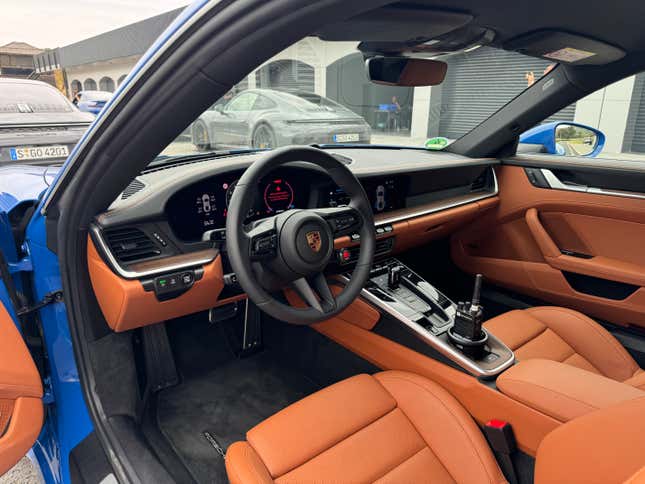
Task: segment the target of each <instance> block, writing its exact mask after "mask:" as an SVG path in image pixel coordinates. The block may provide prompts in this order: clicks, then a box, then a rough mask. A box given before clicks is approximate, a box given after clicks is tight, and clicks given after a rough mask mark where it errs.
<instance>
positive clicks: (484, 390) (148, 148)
mask: <svg viewBox="0 0 645 484" xmlns="http://www.w3.org/2000/svg"><path fill="white" fill-rule="evenodd" d="M270 3H272V2H267V4H270ZM274 3H277V2H274ZM314 3H318V4H319V5H317V6H316V7H315V8H314V7H311V8H310V9H309V10H308V8H309V7H305V6H300V7H299V8H292V10H290V11H289V12H286V11H285V12H283V13H281V11H280V10H279V9H278V7H277V6H275V5H273V6H272V7H273V8H274V9H276V10H275V12H274V13H275V14H276V15H277V14H281V15H282V14H283V15H284V24H285V25H287V26H288V28H284V29H283V31H282V33H280V32H278V31H276V30H273V31H272V32H267V33H265V32H264V31H262V29H259V28H258V29H256V30H252V29H253V28H254V27H253V25H254V24H253V22H254V21H257V22H259V21H260V17H259V15H260V14H261V13H262V12H260V10H261V9H262V7H260V6H256V7H257V9H256V10H258V11H257V12H256V13H249V12H246V13H245V15H247V17H246V18H248V19H249V25H248V26H247V27H246V28H248V29H249V30H248V31H246V33H245V35H246V37H245V39H246V40H245V41H242V40H240V39H235V38H233V37H231V38H227V39H224V37H221V36H224V35H225V33H223V30H225V29H221V28H220V30H219V32H220V34H217V35H216V34H214V33H213V32H215V31H216V27H217V25H216V22H233V21H234V19H235V18H239V15H241V11H240V12H237V13H236V12H232V13H231V14H230V15H232V16H233V17H230V18H228V17H226V12H227V9H234V8H238V9H241V8H242V7H241V6H239V5H238V6H237V7H235V6H234V4H229V3H227V2H223V4H222V5H223V6H222V7H221V9H220V10H219V11H218V15H217V16H214V17H213V18H211V19H202V22H203V24H202V25H201V26H199V28H200V29H202V30H204V32H203V34H201V35H204V36H205V37H203V38H201V37H199V35H197V34H193V40H191V42H194V43H193V44H191V45H190V46H189V47H191V48H193V49H194V52H195V54H194V58H195V59H196V60H195V66H197V67H196V69H199V73H201V74H200V75H201V77H200V75H197V74H195V75H193V73H191V72H186V73H181V74H180V73H179V72H175V73H170V72H168V71H165V72H161V73H155V74H154V76H152V77H151V81H150V82H151V86H152V87H149V89H152V88H154V89H158V88H159V86H160V85H162V84H158V85H157V84H155V83H170V82H171V81H172V82H174V83H175V84H174V85H178V84H181V85H182V86H183V89H182V91H184V94H181V95H180V94H179V93H180V91H179V90H173V91H172V92H171V93H169V95H168V97H164V96H161V95H160V96H157V98H158V99H157V100H156V101H150V103H154V102H158V103H165V104H166V106H165V107H163V108H162V107H161V106H160V105H158V106H157V107H155V106H152V107H150V108H145V109H143V108H141V109H140V112H136V113H135V112H133V111H132V109H134V108H129V107H126V108H125V109H126V110H127V109H131V110H130V112H128V113H121V112H115V113H109V114H108V115H106V117H108V119H109V117H110V116H112V120H113V123H112V124H111V126H110V127H108V128H106V129H112V130H113V133H112V135H111V136H110V139H111V141H112V142H113V143H114V145H113V146H112V147H111V148H109V149H105V146H103V147H102V146H101V145H96V146H93V147H91V149H90V152H91V153H92V154H93V156H94V157H95V159H96V162H95V163H94V166H93V167H90V168H87V167H85V166H83V167H82V168H80V170H87V176H86V177H85V178H84V180H83V181H82V183H81V182H80V181H75V182H74V183H75V184H74V183H73V184H72V185H70V190H68V191H67V192H66V193H65V194H64V195H63V196H62V198H60V199H59V200H58V203H60V205H59V209H58V219H57V220H55V222H51V223H57V224H58V225H57V226H56V230H57V233H58V240H57V242H56V244H57V246H58V248H59V257H60V258H61V261H62V266H61V267H62V270H63V271H64V273H65V275H64V283H65V284H66V285H67V286H66V293H67V294H68V298H69V302H68V308H69V311H70V321H71V322H72V323H71V324H72V325H73V326H74V327H75V328H76V329H75V330H74V334H75V338H76V340H75V344H76V345H77V347H78V352H77V359H78V361H79V362H78V365H79V371H80V372H81V376H82V378H83V380H84V381H85V383H84V385H85V389H86V390H85V391H86V399H87V400H88V405H89V406H90V407H91V409H92V412H93V415H94V417H95V419H96V420H97V421H98V422H99V423H97V432H95V433H93V434H91V435H90V436H89V437H88V438H86V439H85V440H84V441H83V442H82V443H81V444H80V445H79V446H78V447H76V448H75V449H74V450H73V451H72V462H71V466H72V472H73V473H76V475H77V476H80V475H83V476H85V478H86V476H88V475H93V473H94V475H99V474H100V471H101V469H103V468H106V467H108V466H110V464H109V463H108V462H107V460H106V459H105V458H104V457H103V458H99V457H98V456H102V455H103V453H102V449H105V448H106V447H109V448H110V449H112V452H113V453H114V455H117V456H119V457H118V460H119V462H121V465H123V466H124V467H125V468H128V466H131V468H130V470H131V471H132V472H133V474H134V475H138V477H139V479H140V480H141V481H142V482H151V481H152V480H153V479H154V480H158V481H160V482H167V481H171V480H174V481H176V482H200V483H202V482H226V481H227V479H228V480H230V481H231V482H233V483H251V482H281V483H287V482H293V483H301V482H352V483H354V482H399V483H400V482H506V481H508V482H519V483H529V482H540V483H546V482H626V481H627V480H628V479H630V478H632V477H633V476H634V475H636V474H637V473H638V472H639V471H641V469H642V468H644V466H645V458H643V455H644V454H643V449H644V448H645V432H643V430H645V421H644V419H643V410H645V398H644V397H645V372H644V371H643V370H642V367H643V366H644V365H645V329H644V328H645V252H644V251H643V241H645V188H644V187H645V169H644V165H643V163H642V162H637V161H633V162H631V161H629V162H628V161H618V160H609V159H601V158H599V159H586V158H577V157H569V156H567V157H557V156H551V155H545V154H525V153H518V152H517V136H518V134H519V133H521V132H523V131H524V130H526V129H528V128H529V127H531V126H533V125H535V124H537V123H539V122H540V121H541V120H543V119H545V118H546V117H548V116H549V115H550V114H552V113H554V112H556V111H557V110H559V109H562V108H563V107H565V106H566V105H568V104H569V103H571V102H573V101H575V100H577V99H579V98H581V97H583V96H585V95H587V94H588V93H590V92H593V91H594V90H595V89H597V88H599V87H602V86H604V85H607V84H608V83H610V82H614V81H616V80H618V79H621V78H623V77H625V76H627V75H631V74H633V73H635V72H638V71H640V70H642V69H643V67H645V61H644V60H643V59H644V58H643V56H642V55H641V54H640V52H641V51H642V46H643V45H645V44H644V43H643V41H644V40H645V39H644V38H643V37H644V36H645V34H644V33H643V30H642V25H640V23H641V22H640V19H642V18H643V17H642V15H640V14H639V13H645V12H642V10H643V9H645V7H644V6H643V5H635V4H632V3H629V2H624V1H617V2H614V3H613V5H612V6H611V7H609V8H605V7H600V6H598V5H594V4H593V3H594V2H581V1H580V2H579V1H575V2H566V3H565V2H555V1H546V2H541V3H540V5H539V8H537V5H536V6H534V7H536V8H535V9H534V8H533V7H527V6H526V5H523V4H520V3H519V2H516V3H514V4H510V3H508V2H475V1H471V0H460V1H457V2H443V1H437V0H428V1H416V0H415V1H414V2H397V3H389V4H388V3H386V2H376V3H375V2H363V3H361V2H355V3H356V5H352V6H351V8H348V9H344V8H335V7H334V5H335V6H336V7H338V5H339V4H338V3H334V2H330V5H329V6H326V5H322V4H323V3H326V2H314ZM332 4H333V5H332ZM502 4H503V6H502ZM268 7H269V5H267V8H268ZM285 8H286V7H285ZM597 8H598V9H601V10H603V14H602V15H599V14H598V15H596V13H598V12H594V14H593V15H580V13H581V12H589V11H590V10H591V11H594V10H596V9H597ZM341 10H342V12H341ZM635 11H638V12H635ZM256 14H257V15H258V17H257V20H256V17H255V16H254V15H256ZM235 15H237V16H238V17H235ZM232 19H233V20H232ZM209 22H211V23H213V22H214V23H213V25H212V28H211V26H210V24H209ZM255 25H259V24H255ZM616 25H621V28H618V29H616V28H615V26H616ZM271 28H273V29H278V28H279V26H274V27H271ZM209 29H211V30H209ZM251 32H253V34H251ZM269 34H270V35H273V37H272V38H274V39H278V40H275V41H274V42H273V43H272V44H271V43H270V44H271V45H266V43H262V42H261V39H262V38H263V37H262V36H263V35H269ZM240 35H241V34H240ZM304 35H313V36H316V37H319V38H320V39H323V40H325V41H359V42H360V46H359V48H360V50H361V51H362V52H363V53H364V54H365V55H366V57H370V56H372V57H374V56H376V57H378V56H382V57H385V58H388V57H392V58H397V59H402V58H405V56H408V55H412V56H426V57H432V58H433V59H438V60H440V59H441V56H442V55H448V54H450V53H452V52H456V51H462V50H464V49H468V48H471V47H473V46H475V45H480V44H482V43H484V44H487V45H490V46H493V47H495V48H499V49H505V50H509V51H516V52H522V53H523V54H526V55H532V56H536V57H544V56H545V55H546V54H547V53H552V52H556V51H559V50H561V49H565V48H571V49H577V50H579V51H588V52H594V53H595V54H594V55H593V56H591V57H589V58H586V59H584V60H582V61H580V62H579V63H572V64H567V62H561V63H560V64H559V65H558V66H557V67H555V68H554V69H553V70H552V71H551V72H549V73H548V75H545V76H544V77H543V78H542V79H540V80H538V81H537V82H536V83H535V84H534V85H533V86H531V87H530V88H529V89H527V90H526V91H524V92H522V93H521V94H519V95H518V97H516V98H515V99H513V100H512V101H511V102H510V103H509V104H507V105H505V106H503V107H500V109H499V110H498V111H497V112H496V113H494V114H493V115H492V116H491V117H490V118H489V119H487V120H486V121H485V122H484V123H482V124H481V125H479V126H478V127H477V128H475V129H474V130H473V131H472V132H470V133H469V134H467V135H466V136H464V137H463V138H460V139H458V140H456V141H454V142H453V143H452V144H450V145H449V146H448V147H447V148H446V149H444V150H442V151H429V150H426V149H422V148H419V149H415V148H398V147H387V146H374V147H370V146H359V145H347V146H342V145H336V146H333V147H332V146H318V147H311V146H292V147H285V148H279V149H275V150H271V151H264V150H260V151H257V150H256V151H250V152H248V153H244V154H237V155H235V156H212V155H209V154H208V153H202V154H200V155H198V156H195V157H193V158H191V159H190V160H186V161H184V162H181V163H171V164H164V165H155V164H151V165H149V166H146V165H147V161H146V160H150V159H151V158H152V157H154V155H155V154H156V153H158V152H160V151H161V149H162V148H163V146H164V145H165V144H167V143H168V142H169V141H170V140H172V139H173V138H174V136H176V135H177V134H178V133H179V132H180V131H181V130H183V129H184V128H185V127H186V126H187V125H188V124H189V122H190V121H191V120H192V119H194V118H195V117H196V113H199V112H201V111H202V110H204V109H206V107H208V106H210V105H212V104H213V101H214V99H213V97H215V99H216V98H217V97H219V96H221V95H222V94H223V93H224V92H226V91H227V89H228V88H229V87H230V86H231V85H233V84H234V83H235V82H237V80H238V79H239V78H241V77H242V76H244V75H246V73H248V72H249V70H250V69H252V68H253V67H254V66H257V65H259V64H260V63H261V62H262V61H264V60H265V59H267V58H269V57H270V56H271V55H273V54H274V53H276V52H278V51H280V50H282V49H283V48H284V47H286V46H288V45H290V44H292V43H293V42H294V41H296V40H298V39H299V38H301V37H303V36H304ZM206 39H208V40H206ZM247 40H248V44H246V43H245V42H246V41H247ZM211 41H212V42H213V43H214V42H220V43H221V45H222V48H221V49H220V50H218V51H215V50H213V45H215V44H211V43H209V42H211ZM200 42H201V44H200ZM260 44H262V46H261V47H258V48H257V51H255V52H254V54H253V55H250V54H248V53H246V54H241V53H242V52H243V51H242V50H236V49H237V48H238V47H239V49H245V48H247V47H248V46H249V45H256V46H258V45H260ZM224 46H228V47H229V48H228V49H224ZM236 46H237V47H236ZM180 54H181V55H184V56H185V55H187V54H186V53H185V52H183V54H182V53H181V52H174V53H172V55H171V54H169V57H170V61H169V62H171V61H172V59H174V58H173V57H172V56H176V58H177V59H179V58H180V57H179V56H180ZM209 56H210V57H209ZM227 56H231V57H230V59H234V58H237V59H238V61H237V62H236V63H235V67H232V65H233V63H228V64H227V63H226V62H225V60H226V59H227V58H228V57H227ZM211 58H212V59H213V60H212V63H211V61H210V60H211ZM247 64H248V65H247ZM399 64H400V63H399ZM217 65H219V66H220V67H217ZM224 65H225V66H226V67H223V66H224ZM397 65H398V64H397ZM390 67H391V66H390ZM411 71H412V70H410V71H409V72H408V73H407V78H406V79H403V80H401V79H400V78H399V81H398V82H414V79H413V78H414V76H415V74H414V73H413V72H411ZM371 74H373V75H374V76H378V73H377V72H374V73H371ZM382 74H383V75H384V76H386V75H387V73H382ZM155 76H156V77H155ZM182 76H184V77H182ZM186 76H188V77H186ZM416 76H417V78H419V79H423V80H424V81H427V78H428V76H427V75H425V74H424V73H417V74H416ZM162 78H163V79H162ZM411 78H412V80H410V79H411ZM186 91H188V93H192V98H190V97H189V95H188V93H186ZM159 92H163V91H162V90H160V91H159ZM127 95H128V93H125V94H124V96H127ZM173 97H175V98H177V99H172V98H173ZM178 103H182V104H178ZM179 106H181V107H179ZM135 107H136V106H135ZM139 107H141V106H139ZM157 108H158V109H157ZM173 109H174V110H175V111H174V112H175V113H176V115H175V116H174V118H173V120H172V122H171V123H168V119H169V116H168V113H171V112H173V111H172V110H173ZM155 111H158V112H155ZM126 114H128V116H129V120H128V121H126V120H125V115H126ZM164 114H165V116H162V115H164ZM119 120H121V121H119ZM137 123H138V124H137ZM137 126H139V129H135V128H136V127H137ZM99 129H101V128H99ZM126 136H127V137H129V138H131V141H132V143H130V141H127V142H126V141H125V140H126ZM102 138H106V137H105V136H103V137H102ZM120 141H123V143H122V144H119V143H120ZM135 141H136V144H137V147H136V148H135V147H133V146H134V142H135ZM129 143H130V144H129ZM114 146H121V148H119V149H118V150H117V149H116V148H114ZM119 150H120V151H119ZM127 158H130V160H133V159H137V160H141V161H140V162H137V163H134V162H131V163H130V164H129V165H128V163H126V162H127ZM110 164H113V165H114V166H117V165H118V166H119V167H123V168H122V169H120V170H119V173H114V172H115V170H109V169H107V167H109V166H110ZM85 165H87V164H85ZM89 170H94V171H92V172H91V173H94V174H91V173H90V171H89ZM101 170H103V172H104V175H103V176H105V183H104V186H106V187H107V186H109V187H112V188H111V189H108V188H102V187H99V186H98V185H96V184H94V183H93V182H92V181H93V180H98V178H96V177H98V176H99V175H98V173H99V172H100V171H101ZM72 172H73V169H72ZM83 173H84V172H83V171H79V172H78V173H77V175H80V174H83ZM75 178H80V176H76V177H75ZM115 186H116V187H119V193H118V195H117V194H116V193H115V191H114V187H115ZM71 188H74V190H75V191H74V194H73V196H72V195H70V194H69V193H71ZM110 190H111V191H110ZM92 192H93V193H92ZM115 195H116V198H115ZM55 196H56V195H55ZM72 197H73V198H72ZM72 199H74V200H75V203H76V204H77V205H82V207H76V208H74V207H72V205H71V201H72ZM79 200H83V201H84V202H83V203H82V204H79V202H78V201H79ZM52 203H53V202H52ZM60 207H62V208H60ZM51 219H52V220H54V219H56V217H51ZM48 223H50V222H49V219H48ZM78 227H81V230H78ZM100 422H102V423H100ZM0 427H1V425H0ZM87 456H97V457H96V458H94V459H88V458H87ZM88 462H91V463H92V468H88V467H87V466H88ZM124 462H125V464H124ZM643 475H644V474H643V472H640V478H641V479H643ZM637 478H638V476H636V477H634V478H633V479H634V480H632V481H630V482H642V481H638V480H637ZM79 482H80V481H79Z"/></svg>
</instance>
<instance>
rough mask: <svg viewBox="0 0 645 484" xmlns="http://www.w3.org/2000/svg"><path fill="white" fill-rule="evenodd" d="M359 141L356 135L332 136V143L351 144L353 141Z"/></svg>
mask: <svg viewBox="0 0 645 484" xmlns="http://www.w3.org/2000/svg"><path fill="white" fill-rule="evenodd" d="M359 139H360V137H359V136H358V133H342V134H335V135H334V141H335V142H336V143H351V142H353V141H358V140H359Z"/></svg>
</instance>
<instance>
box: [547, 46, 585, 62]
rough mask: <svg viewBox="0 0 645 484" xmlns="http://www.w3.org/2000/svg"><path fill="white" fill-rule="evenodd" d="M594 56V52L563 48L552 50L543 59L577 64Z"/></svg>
mask: <svg viewBox="0 0 645 484" xmlns="http://www.w3.org/2000/svg"><path fill="white" fill-rule="evenodd" d="M594 55H596V53H595V52H589V51H588V50H580V49H574V48H573V47H565V48H564V49H560V50H554V51H553V52H549V53H547V54H544V57H547V58H549V59H554V60H557V61H560V62H569V63H572V62H578V61H580V60H582V59H587V58H588V57H592V56H594Z"/></svg>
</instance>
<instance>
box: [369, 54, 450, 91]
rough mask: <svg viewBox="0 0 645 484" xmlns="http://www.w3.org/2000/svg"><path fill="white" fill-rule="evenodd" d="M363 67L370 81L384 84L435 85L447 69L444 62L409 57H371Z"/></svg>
mask: <svg viewBox="0 0 645 484" xmlns="http://www.w3.org/2000/svg"><path fill="white" fill-rule="evenodd" d="M365 67H366V69H367V77H368V78H369V80H370V81H372V82H374V83H376V84H385V85H386V86H436V85H437V84H441V83H442V82H443V80H444V78H445V77H446V71H447V70H448V64H446V63H445V62H441V61H437V60H431V59H413V58H409V57H371V58H369V59H367V60H366V61H365Z"/></svg>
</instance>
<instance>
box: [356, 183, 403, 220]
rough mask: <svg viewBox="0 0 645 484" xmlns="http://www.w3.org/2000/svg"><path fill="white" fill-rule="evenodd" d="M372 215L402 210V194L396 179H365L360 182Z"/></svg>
mask: <svg viewBox="0 0 645 484" xmlns="http://www.w3.org/2000/svg"><path fill="white" fill-rule="evenodd" d="M361 182H362V184H363V188H365V191H366V192H367V197H368V198H369V200H370V204H371V205H372V211H373V212H374V214H379V213H382V212H388V211H390V210H397V209H399V208H403V207H404V206H405V205H404V203H405V199H404V193H403V191H402V187H401V183H400V180H398V179H397V178H366V179H364V180H361Z"/></svg>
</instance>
